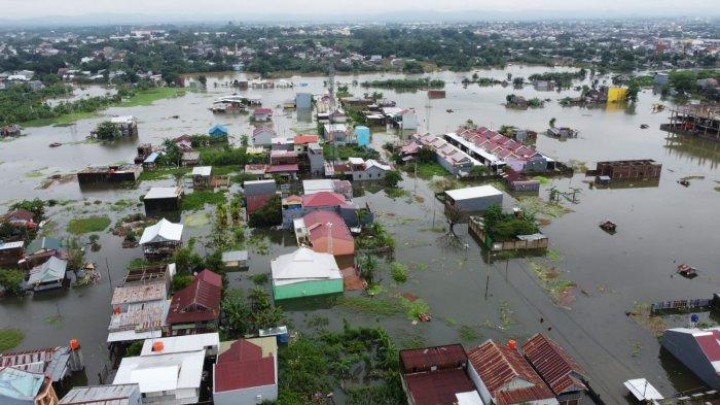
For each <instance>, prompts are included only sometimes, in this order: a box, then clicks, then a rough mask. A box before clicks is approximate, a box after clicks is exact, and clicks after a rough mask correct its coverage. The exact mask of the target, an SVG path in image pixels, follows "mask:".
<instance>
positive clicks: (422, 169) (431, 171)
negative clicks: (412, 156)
mask: <svg viewBox="0 0 720 405" xmlns="http://www.w3.org/2000/svg"><path fill="white" fill-rule="evenodd" d="M405 171H406V172H407V173H415V164H409V165H406V166H405ZM417 175H418V177H421V178H424V179H429V178H431V177H433V176H440V177H445V176H450V172H449V171H447V170H445V168H444V167H442V166H440V164H438V163H436V162H427V163H418V164H417Z"/></svg>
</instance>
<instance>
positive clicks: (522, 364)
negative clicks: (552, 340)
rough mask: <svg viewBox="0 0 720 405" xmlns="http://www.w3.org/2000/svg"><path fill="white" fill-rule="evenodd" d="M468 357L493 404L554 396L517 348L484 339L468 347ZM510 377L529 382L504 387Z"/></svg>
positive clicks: (504, 404)
mask: <svg viewBox="0 0 720 405" xmlns="http://www.w3.org/2000/svg"><path fill="white" fill-rule="evenodd" d="M468 358H469V359H470V364H472V366H473V368H474V369H475V371H477V373H478V375H479V376H480V379H482V381H483V383H484V384H485V386H486V387H487V389H488V391H489V392H490V395H491V396H492V397H493V398H494V399H495V402H496V403H497V405H510V404H520V403H523V402H528V401H534V400H542V399H550V398H555V395H554V394H553V393H552V391H550V389H549V388H548V387H547V385H545V382H543V380H542V379H541V378H540V376H539V375H538V374H537V373H536V372H535V370H533V368H532V366H531V365H530V363H528V362H527V360H525V358H523V356H522V355H521V354H520V352H519V351H517V350H514V349H510V348H508V347H507V346H503V345H501V344H498V343H495V342H493V341H492V340H488V341H487V342H485V343H483V344H482V345H480V346H478V347H476V348H474V349H471V350H469V351H468ZM513 381H522V382H524V383H528V384H531V385H530V386H526V387H525V388H521V389H508V388H507V386H508V384H510V383H512V382H513Z"/></svg>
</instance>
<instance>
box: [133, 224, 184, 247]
mask: <svg viewBox="0 0 720 405" xmlns="http://www.w3.org/2000/svg"><path fill="white" fill-rule="evenodd" d="M182 232H183V224H174V223H172V222H170V221H168V220H167V219H165V218H163V219H161V220H160V221H159V222H158V223H157V224H155V225H153V226H148V227H147V228H145V230H144V231H143V234H142V236H141V237H140V244H141V245H144V244H146V243H158V242H168V241H170V242H179V241H181V240H182Z"/></svg>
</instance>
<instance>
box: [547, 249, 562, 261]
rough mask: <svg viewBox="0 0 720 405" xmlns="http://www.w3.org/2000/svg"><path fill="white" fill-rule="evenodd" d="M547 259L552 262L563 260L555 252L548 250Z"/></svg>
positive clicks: (558, 253)
mask: <svg viewBox="0 0 720 405" xmlns="http://www.w3.org/2000/svg"><path fill="white" fill-rule="evenodd" d="M547 258H548V259H550V260H552V261H554V262H559V261H560V260H562V259H563V256H562V255H561V254H560V252H558V251H557V250H552V249H550V250H548V252H547Z"/></svg>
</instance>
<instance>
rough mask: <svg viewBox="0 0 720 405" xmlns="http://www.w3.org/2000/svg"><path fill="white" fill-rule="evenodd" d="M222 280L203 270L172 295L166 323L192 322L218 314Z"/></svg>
mask: <svg viewBox="0 0 720 405" xmlns="http://www.w3.org/2000/svg"><path fill="white" fill-rule="evenodd" d="M221 295H222V280H220V276H218V275H217V274H215V273H213V272H211V271H210V270H207V269H205V270H203V271H202V272H201V273H200V274H198V275H197V276H195V278H194V279H193V281H192V282H191V283H190V285H188V286H187V287H185V288H183V289H182V290H180V291H178V292H176V293H175V295H173V298H172V303H171V304H170V311H169V312H168V317H167V323H168V324H178V323H192V322H202V321H210V320H213V319H217V318H218V317H219V316H220V299H221Z"/></svg>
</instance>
